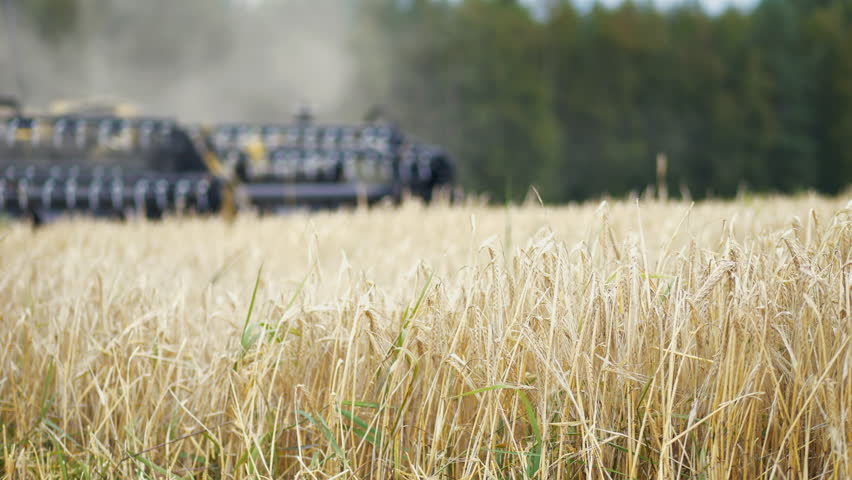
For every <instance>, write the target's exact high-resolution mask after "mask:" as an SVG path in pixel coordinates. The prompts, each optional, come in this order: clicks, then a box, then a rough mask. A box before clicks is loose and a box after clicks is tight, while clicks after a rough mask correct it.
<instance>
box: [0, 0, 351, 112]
mask: <svg viewBox="0 0 852 480" xmlns="http://www.w3.org/2000/svg"><path fill="white" fill-rule="evenodd" d="M237 3H239V2H235V5H231V6H226V2H212V1H209V0H184V1H180V2H175V1H166V0H152V1H145V2H139V1H135V0H112V1H98V0H88V1H85V2H82V10H81V11H80V12H79V15H78V18H79V25H78V28H77V29H76V30H77V31H75V32H72V33H70V34H69V35H67V36H66V37H63V38H62V39H61V41H58V42H53V43H48V42H47V41H45V40H42V39H40V38H39V36H38V35H36V33H35V31H34V28H33V27H32V26H30V25H28V24H27V21H26V18H25V16H24V15H23V14H21V13H20V12H18V14H17V20H18V21H17V28H16V37H17V43H18V56H19V59H20V62H19V63H20V65H19V68H20V75H21V77H22V79H23V81H24V84H25V92H24V94H25V100H26V101H27V103H29V104H32V105H35V106H42V107H43V106H45V105H47V104H48V103H49V102H50V101H52V100H55V99H58V98H80V97H89V96H97V97H100V96H112V97H117V98H120V99H127V100H129V101H132V102H135V103H138V104H139V105H140V106H141V107H142V110H143V111H144V112H145V113H150V114H156V115H178V116H180V117H182V118H184V119H186V120H204V121H230V120H234V121H280V120H284V119H289V118H290V116H291V115H292V113H293V112H294V111H295V110H296V109H297V107H299V106H300V105H301V104H303V103H306V104H309V105H312V106H313V107H314V108H315V109H316V110H317V112H318V113H319V114H320V115H322V116H327V117H329V118H335V119H349V118H353V117H354V118H358V116H359V115H360V114H361V113H363V112H362V110H363V109H365V108H366V107H367V105H365V103H366V102H365V100H364V99H363V98H360V97H359V95H358V91H357V89H356V87H355V85H354V83H355V81H356V77H357V75H356V68H357V62H356V52H355V51H354V48H353V44H354V42H353V41H352V35H353V32H354V31H355V29H356V28H361V26H360V25H359V20H357V19H356V18H355V16H354V14H353V13H352V12H351V10H352V9H351V8H350V7H351V6H350V5H348V2H344V1H342V0H277V1H273V0H270V1H266V2H247V3H246V4H245V5H242V4H240V5H239V6H238V5H237ZM3 20H4V21H3V22H2V23H0V28H3V29H6V28H7V25H8V24H9V23H10V22H9V19H8V16H7V18H4V19H3ZM7 33H8V32H6V31H4V32H2V35H0V72H2V73H0V92H3V93H7V94H9V93H18V92H17V88H16V85H15V79H14V74H13V73H14V69H13V68H12V62H11V61H10V52H9V49H8V35H7Z"/></svg>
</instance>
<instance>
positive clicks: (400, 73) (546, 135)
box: [362, 0, 852, 202]
mask: <svg viewBox="0 0 852 480" xmlns="http://www.w3.org/2000/svg"><path fill="white" fill-rule="evenodd" d="M368 3H369V5H370V9H371V10H370V12H371V13H372V14H374V16H373V18H378V19H380V20H379V21H380V23H381V25H379V26H380V27H381V31H382V32H383V33H384V34H385V36H386V39H385V42H384V44H386V45H389V46H390V47H388V50H387V51H386V52H383V53H385V54H387V55H389V56H390V60H389V62H388V63H389V64H390V65H392V68H391V72H390V76H391V84H392V85H391V86H390V88H389V91H388V92H384V94H385V95H386V96H387V97H389V98H382V99H378V98H377V99H376V100H377V101H382V102H383V103H386V104H388V105H392V106H393V109H394V111H395V112H397V113H398V114H399V115H401V118H402V120H403V121H402V123H403V124H404V125H406V126H407V127H409V128H411V129H413V130H415V131H416V132H419V133H421V134H422V135H423V136H425V137H429V138H431V139H434V140H436V141H439V142H441V143H443V144H446V145H448V146H449V147H450V148H451V150H452V151H453V152H454V153H455V154H456V155H457V157H458V159H459V163H460V165H459V167H460V168H459V169H460V173H461V177H462V182H463V183H464V184H465V185H466V186H467V187H469V188H471V189H473V190H478V191H484V192H489V193H490V194H491V197H492V199H494V200H502V199H503V197H504V196H505V195H506V192H507V191H508V190H507V185H511V186H512V187H511V191H512V192H514V196H515V198H518V197H520V196H522V195H524V194H525V193H526V190H525V188H524V187H525V186H526V185H529V184H533V185H535V186H536V187H538V190H539V191H540V192H541V195H542V197H543V199H544V200H545V201H551V202H553V201H565V200H579V199H585V198H589V197H593V196H599V195H601V194H614V195H624V194H626V193H628V192H631V191H636V192H638V191H641V190H642V189H644V188H645V187H646V186H648V185H652V184H654V183H655V157H656V155H657V154H658V153H666V154H667V156H668V158H669V160H670V165H669V169H668V181H669V183H670V185H669V188H670V189H672V190H674V191H677V190H678V187H679V186H681V185H682V186H685V187H687V188H688V189H689V191H690V192H691V194H692V195H693V196H695V197H702V196H705V195H708V194H710V195H724V196H729V195H734V194H736V193H737V192H738V191H739V189H740V188H741V187H743V186H745V187H747V188H749V189H751V190H754V191H783V192H794V191H800V190H802V189H805V188H816V189H818V190H820V191H823V192H827V193H837V192H839V191H840V190H841V189H842V188H844V187H845V186H846V185H847V184H848V183H849V182H850V180H852V153H850V152H852V113H850V112H852V83H850V82H849V81H848V79H849V78H850V75H852V47H850V45H852V36H850V32H852V4H850V2H848V1H846V0H833V1H832V0H826V1H822V2H799V1H795V0H764V1H763V2H761V3H760V4H759V5H758V6H756V7H755V8H754V9H753V10H749V11H745V12H743V11H738V10H733V9H732V10H728V11H726V12H723V13H721V14H719V15H710V14H708V13H706V12H704V11H703V10H702V9H701V8H700V7H699V6H698V4H697V3H694V2H686V3H685V4H683V5H681V6H679V7H675V8H673V9H670V10H665V11H662V10H656V9H654V8H653V7H651V6H649V5H648V4H646V3H642V2H629V1H628V2H623V3H621V4H620V5H619V6H617V7H613V8H606V7H604V6H601V5H597V6H594V7H592V8H591V9H589V10H587V11H586V10H578V9H577V8H576V7H575V6H574V5H573V4H572V3H571V2H568V1H559V2H551V3H550V5H551V6H550V8H549V10H548V11H547V13H546V15H545V16H544V17H543V18H536V17H533V16H532V14H531V13H530V12H529V11H528V10H527V9H525V8H524V7H522V6H521V5H520V4H519V2H517V1H509V0H506V1H497V0H464V1H458V2H443V1H428V0H416V1H415V0H412V1H409V2H398V1H393V0H372V1H370V2H368ZM377 12H381V14H380V15H379V14H377ZM368 53H369V52H362V55H365V56H366V55H367V54H368Z"/></svg>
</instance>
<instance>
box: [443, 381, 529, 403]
mask: <svg viewBox="0 0 852 480" xmlns="http://www.w3.org/2000/svg"><path fill="white" fill-rule="evenodd" d="M529 389H530V387H526V386H522V385H508V384H505V383H498V384H496V385H489V386H487V387H482V388H477V389H476V390H471V391H469V392H465V393H460V394H458V395H454V396H452V397H450V400H455V399H457V398H463V397H469V396H471V395H476V394H477V393H482V392H490V391H492V390H529Z"/></svg>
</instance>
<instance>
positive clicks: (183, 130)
mask: <svg viewBox="0 0 852 480" xmlns="http://www.w3.org/2000/svg"><path fill="white" fill-rule="evenodd" d="M3 105H6V106H7V108H6V109H5V110H3V109H0V213H3V214H6V215H10V216H16V217H21V216H29V217H32V218H34V219H36V220H39V221H40V220H44V219H48V218H52V217H54V216H56V215H59V214H64V213H71V212H76V213H85V214H90V215H96V216H118V217H125V216H128V215H138V216H145V217H149V218H159V217H160V216H162V215H163V214H168V213H188V212H192V213H196V214H216V213H221V212H224V211H233V210H247V209H253V210H259V211H261V212H278V211H282V210H286V209H290V208H294V207H298V208H322V207H337V206H341V205H346V204H354V203H356V202H358V201H366V202H370V203H372V202H376V201H379V200H382V199H386V198H390V199H394V200H396V199H399V198H400V195H401V194H402V193H403V192H405V191H408V192H411V193H412V194H414V195H417V196H420V197H423V198H424V199H427V200H428V199H429V198H431V195H432V191H433V190H435V189H436V188H441V187H444V186H447V185H449V184H450V183H451V182H452V180H453V165H452V163H451V161H450V159H449V156H448V155H447V154H446V153H445V152H444V151H443V150H442V149H440V148H438V147H432V146H428V145H422V144H418V143H415V142H412V141H411V140H410V139H409V137H408V136H407V135H405V134H404V133H403V132H402V131H401V130H399V129H397V128H396V127H394V126H392V125H386V124H378V123H376V124H365V125H314V124H313V123H311V122H310V121H307V120H306V119H302V118H299V119H297V120H296V121H294V122H293V123H290V124H287V123H281V124H247V123H229V124H221V125H210V126H208V125H188V124H183V123H181V122H178V121H177V120H175V119H172V118H159V117H143V116H137V115H135V114H131V113H129V112H131V111H132V110H128V109H110V108H108V107H103V106H97V105H96V106H95V107H92V106H91V105H90V104H86V107H87V108H79V109H74V108H70V107H68V105H70V104H63V106H62V107H61V108H60V107H55V108H53V109H52V112H53V113H50V114H35V115H30V114H25V113H23V112H22V111H21V109H20V106H19V105H17V104H14V103H12V102H4V103H3ZM90 107H91V108H90Z"/></svg>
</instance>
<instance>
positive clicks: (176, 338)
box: [0, 196, 852, 479]
mask: <svg viewBox="0 0 852 480" xmlns="http://www.w3.org/2000/svg"><path fill="white" fill-rule="evenodd" d="M847 200H848V199H847V198H821V197H816V196H800V197H797V198H788V197H769V198H743V199H739V200H737V201H731V202H723V201H709V202H704V203H699V204H696V205H690V204H688V203H683V202H675V201H671V202H662V201H654V200H640V201H627V200H623V201H610V202H609V203H601V204H598V203H594V204H583V205H573V206H564V207H554V208H546V207H542V206H540V205H524V206H513V207H502V208H501V207H488V206H485V205H484V204H480V203H478V202H476V201H471V202H469V203H466V204H464V205H455V206H449V205H443V204H442V205H433V206H429V207H426V206H424V205H421V204H418V203H416V202H408V203H405V204H403V205H402V206H401V207H399V208H390V207H382V208H375V209H370V210H366V209H356V210H353V211H345V212H336V213H332V212H329V213H318V214H314V215H306V214H295V215H291V216H287V217H279V218H256V217H251V216H243V217H240V218H238V219H237V220H236V221H235V222H233V223H230V224H229V223H226V222H223V221H221V220H218V219H170V220H166V221H163V222H160V223H148V222H133V221H131V222H128V223H124V224H119V223H109V222H98V221H93V220H84V219H72V220H65V221H60V222H58V223H55V224H51V225H49V226H47V227H45V228H41V229H38V230H33V229H31V228H30V227H29V226H27V225H21V224H6V225H3V226H2V227H0V475H2V478H7V479H18V478H20V479H25V478H61V479H66V478H86V479H112V478H136V479H153V478H191V479H226V478H228V479H230V478H240V479H242V478H257V479H265V478H315V479H332V478H339V479H358V478H363V479H366V478H376V479H465V478H505V479H509V478H511V479H521V478H542V479H543V478H559V479H585V478H590V479H628V478H630V479H647V478H657V479H675V478H677V479H728V478H740V479H758V478H762V479H799V478H826V479H848V478H850V476H852V463H850V461H851V460H850V459H852V418H850V415H852V375H850V369H852V345H850V338H852V316H851V315H850V312H851V310H850V309H852V203H847Z"/></svg>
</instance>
